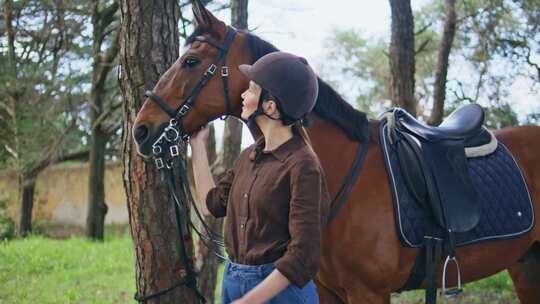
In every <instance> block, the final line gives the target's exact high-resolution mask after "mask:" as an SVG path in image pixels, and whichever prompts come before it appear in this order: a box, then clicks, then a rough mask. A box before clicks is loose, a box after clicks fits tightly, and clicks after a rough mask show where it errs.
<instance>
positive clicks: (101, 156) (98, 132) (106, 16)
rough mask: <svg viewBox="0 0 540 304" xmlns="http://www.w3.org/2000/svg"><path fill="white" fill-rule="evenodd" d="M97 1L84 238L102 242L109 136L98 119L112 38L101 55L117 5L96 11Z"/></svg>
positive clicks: (112, 54) (115, 48)
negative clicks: (106, 157) (106, 150)
mask: <svg viewBox="0 0 540 304" xmlns="http://www.w3.org/2000/svg"><path fill="white" fill-rule="evenodd" d="M100 6H101V5H100V1H95V2H94V6H93V13H92V25H93V26H92V28H93V30H94V32H93V41H92V50H93V55H94V62H93V66H92V87H91V93H90V125H91V131H92V134H91V135H90V136H91V138H90V160H89V164H88V170H89V176H88V213H87V216H86V236H87V237H89V238H91V239H96V240H103V237H104V230H105V215H106V214H107V210H108V207H107V204H106V203H105V148H106V145H107V142H108V140H109V134H107V132H105V131H104V130H103V122H102V120H101V119H100V117H101V116H102V115H105V113H104V101H105V95H106V90H105V80H106V78H107V74H108V73H109V72H110V71H111V67H112V63H113V61H114V59H115V58H116V55H117V54H118V39H116V37H115V38H113V39H112V44H111V46H110V47H109V48H108V49H107V52H106V53H104V52H103V51H101V49H102V45H103V42H104V38H106V34H105V31H106V30H107V27H108V26H109V25H110V24H111V23H112V22H113V21H114V20H115V14H116V11H117V10H118V3H117V2H113V3H112V4H111V5H110V6H108V7H104V8H103V9H100V8H101V7H100Z"/></svg>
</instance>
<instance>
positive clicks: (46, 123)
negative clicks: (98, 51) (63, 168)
mask: <svg viewBox="0 0 540 304" xmlns="http://www.w3.org/2000/svg"><path fill="white" fill-rule="evenodd" d="M6 2H7V4H8V5H5V6H4V7H3V13H4V14H6V15H8V14H9V15H11V19H8V20H5V22H6V26H5V32H6V34H7V39H5V38H3V39H1V40H0V62H2V65H1V66H0V75H1V76H0V108H1V109H2V110H1V111H0V118H1V119H0V121H2V131H1V132H0V146H1V147H2V148H0V155H1V156H0V164H3V165H4V166H8V165H11V166H15V167H17V168H18V169H19V170H22V171H23V172H27V171H30V170H31V169H32V168H33V167H34V166H36V164H37V163H39V162H40V161H42V160H43V158H44V157H46V156H47V155H50V154H51V153H53V152H54V151H55V150H56V149H58V148H59V147H58V146H59V144H60V143H61V144H62V146H61V147H62V148H65V149H70V148H71V149H73V148H77V147H78V146H79V145H80V142H78V141H77V140H76V138H69V137H68V138H63V135H64V134H65V133H67V132H66V130H70V129H72V128H74V126H75V124H76V122H77V121H76V118H77V116H78V111H79V109H80V104H81V103H83V102H84V93H83V91H84V88H83V87H84V83H85V80H86V79H87V74H86V71H85V70H84V68H83V67H82V66H81V65H80V64H79V63H78V62H77V60H81V59H84V52H85V51H87V50H88V48H87V45H86V44H85V43H84V39H83V38H81V37H83V30H84V27H83V23H84V20H85V18H84V17H82V16H81V15H80V14H79V9H81V8H82V6H81V4H80V2H81V1H75V0H73V1H64V2H48V1H37V0H33V1H15V2H13V1H6ZM6 19H7V18H6ZM59 138H62V139H64V140H62V141H61V142H60V141H59V140H58V139H59ZM69 139H72V140H69Z"/></svg>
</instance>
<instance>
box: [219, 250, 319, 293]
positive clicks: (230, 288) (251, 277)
mask: <svg viewBox="0 0 540 304" xmlns="http://www.w3.org/2000/svg"><path fill="white" fill-rule="evenodd" d="M274 269H275V266H274V263H269V264H262V265H254V266H251V265H242V264H236V263H234V262H231V261H230V260H227V261H226V263H225V270H224V272H223V285H222V289H221V303H222V304H228V303H231V302H232V301H234V300H236V299H238V298H241V297H242V296H243V295H245V294H246V293H247V292H248V291H250V290H251V289H253V288H254V287H255V286H257V284H259V283H260V282H262V281H263V280H264V279H265V278H266V277H267V276H268V275H269V274H270V273H271V272H272V271H273V270H274ZM266 303H269V304H293V303H300V304H319V296H318V295H317V288H316V287H315V283H313V280H311V281H309V282H308V283H307V284H306V285H305V286H304V287H303V288H298V287H297V286H295V285H294V284H289V286H288V287H287V288H285V289H283V290H282V291H281V292H280V293H278V294H277V295H275V296H274V297H273V298H272V299H270V300H269V301H268V302H266Z"/></svg>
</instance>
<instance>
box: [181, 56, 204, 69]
mask: <svg viewBox="0 0 540 304" xmlns="http://www.w3.org/2000/svg"><path fill="white" fill-rule="evenodd" d="M199 62H200V61H199V59H198V58H195V57H187V58H186V59H185V60H184V62H183V63H182V67H184V68H194V67H195V66H196V65H197V64H199Z"/></svg>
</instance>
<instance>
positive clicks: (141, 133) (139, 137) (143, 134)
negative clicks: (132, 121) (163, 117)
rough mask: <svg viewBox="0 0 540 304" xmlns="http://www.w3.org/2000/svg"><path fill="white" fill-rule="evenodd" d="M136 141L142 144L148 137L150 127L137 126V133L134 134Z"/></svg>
mask: <svg viewBox="0 0 540 304" xmlns="http://www.w3.org/2000/svg"><path fill="white" fill-rule="evenodd" d="M133 135H134V137H135V141H136V142H137V143H138V144H142V143H143V142H144V141H146V139H148V127H147V126H145V125H140V126H138V127H137V128H135V133H134V134H133Z"/></svg>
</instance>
